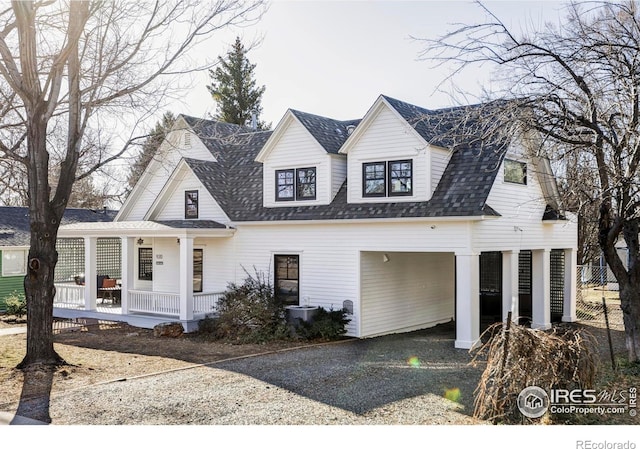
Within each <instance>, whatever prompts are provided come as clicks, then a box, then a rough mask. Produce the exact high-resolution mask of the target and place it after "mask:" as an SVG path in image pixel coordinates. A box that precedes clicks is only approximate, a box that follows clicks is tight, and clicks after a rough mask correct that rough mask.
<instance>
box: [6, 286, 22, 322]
mask: <svg viewBox="0 0 640 449" xmlns="http://www.w3.org/2000/svg"><path fill="white" fill-rule="evenodd" d="M5 302H6V303H7V315H15V316H16V317H17V318H22V317H23V316H25V315H26V314H27V300H26V299H25V298H24V293H18V292H17V291H14V292H13V293H11V294H10V295H9V296H7V297H6V298H5Z"/></svg>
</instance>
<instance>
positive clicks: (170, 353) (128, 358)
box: [0, 316, 308, 410]
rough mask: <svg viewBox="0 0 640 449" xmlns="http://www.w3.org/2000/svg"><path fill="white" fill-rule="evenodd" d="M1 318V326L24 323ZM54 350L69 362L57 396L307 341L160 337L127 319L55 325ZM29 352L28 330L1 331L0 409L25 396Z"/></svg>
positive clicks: (56, 385)
mask: <svg viewBox="0 0 640 449" xmlns="http://www.w3.org/2000/svg"><path fill="white" fill-rule="evenodd" d="M24 325H25V324H24V322H18V323H15V322H13V321H10V320H8V319H7V317H6V316H5V317H0V329H6V328H11V327H16V326H24ZM54 329H55V330H54V332H55V343H54V346H55V350H56V351H57V352H58V354H60V355H61V356H62V357H63V358H64V359H65V360H66V361H67V363H69V365H68V366H62V367H60V368H58V369H57V370H56V372H55V374H54V378H53V385H52V390H51V393H52V394H53V395H55V394H57V393H60V392H64V391H69V390H72V389H75V388H79V387H83V386H86V385H91V384H98V383H101V382H108V381H113V380H117V379H125V378H131V377H135V376H141V375H147V374H153V373H157V372H162V371H168V370H175V369H181V368H187V367H190V366H196V365H199V364H204V363H211V362H216V361H220V360H227V359H232V358H236V357H244V356H248V355H255V354H262V353H268V352H274V351H279V350H286V349H290V348H294V347H300V346H303V345H308V344H307V343H299V342H284V343H275V344H264V345H232V344H223V343H218V342H215V343H214V342H210V341H204V340H202V339H199V338H198V337H197V336H191V335H183V336H182V337H179V338H157V337H154V336H153V331H151V330H147V329H140V328H136V327H132V326H129V325H127V324H124V323H113V322H99V323H98V324H94V325H88V326H77V325H74V326H71V325H68V324H65V323H57V324H56V325H54ZM25 351H26V334H17V335H4V336H0V410H3V409H4V410H6V409H7V408H8V407H7V405H8V404H11V403H15V402H16V401H18V400H19V399H20V394H21V391H22V385H23V373H22V372H21V371H19V370H16V369H15V366H16V365H17V364H18V363H20V361H21V360H22V358H23V357H24V354H25Z"/></svg>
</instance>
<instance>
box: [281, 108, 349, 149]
mask: <svg viewBox="0 0 640 449" xmlns="http://www.w3.org/2000/svg"><path fill="white" fill-rule="evenodd" d="M290 111H291V113H292V114H293V115H294V116H296V118H297V119H298V120H300V123H302V125H303V126H304V127H305V128H307V130H308V131H309V133H310V134H311V135H312V136H313V137H314V138H315V139H316V140H317V141H318V143H319V144H320V145H322V147H323V148H324V149H325V151H326V152H327V153H334V154H337V153H338V151H339V150H340V148H341V147H342V145H343V144H344V142H345V140H347V137H349V131H348V127H349V126H357V125H358V123H360V121H361V120H360V119H358V120H334V119H332V118H328V117H322V116H320V115H314V114H309V113H307V112H301V111H296V110H293V109H290Z"/></svg>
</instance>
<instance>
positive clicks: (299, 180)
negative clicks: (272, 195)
mask: <svg viewBox="0 0 640 449" xmlns="http://www.w3.org/2000/svg"><path fill="white" fill-rule="evenodd" d="M315 199H316V168H315V167H308V168H291V169H287V170H276V201H293V200H315Z"/></svg>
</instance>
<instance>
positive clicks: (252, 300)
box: [204, 270, 290, 343]
mask: <svg viewBox="0 0 640 449" xmlns="http://www.w3.org/2000/svg"><path fill="white" fill-rule="evenodd" d="M245 272H246V270H245ZM246 273H247V277H246V279H245V280H244V282H243V283H242V284H236V283H230V284H229V285H228V287H227V291H226V292H225V293H224V295H223V297H222V298H220V301H219V302H218V317H217V318H216V319H215V320H214V322H213V323H205V324H204V326H205V327H206V328H208V329H210V330H211V331H212V332H213V333H214V335H215V336H216V337H217V338H221V339H226V340H235V341H237V342H239V343H264V342H267V341H273V340H282V339H288V338H289V337H290V332H289V328H288V326H287V323H286V315H285V309H284V306H283V305H282V304H280V303H278V301H276V299H275V297H274V294H273V285H272V284H271V282H270V280H269V276H268V275H265V274H264V273H262V272H258V271H257V270H255V274H254V275H251V274H249V273H248V272H246Z"/></svg>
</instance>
